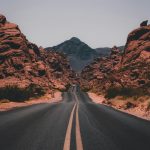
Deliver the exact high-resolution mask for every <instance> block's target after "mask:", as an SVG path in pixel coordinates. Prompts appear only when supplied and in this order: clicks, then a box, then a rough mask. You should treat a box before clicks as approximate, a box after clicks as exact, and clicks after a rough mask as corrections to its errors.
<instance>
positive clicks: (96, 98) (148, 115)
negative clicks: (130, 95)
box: [88, 92, 150, 120]
mask: <svg viewBox="0 0 150 150" xmlns="http://www.w3.org/2000/svg"><path fill="white" fill-rule="evenodd" d="M88 96H89V97H90V99H91V100H92V101H93V102H94V103H96V104H102V105H107V106H110V107H113V108H115V109H117V110H120V111H122V112H125V113H128V114H131V115H134V116H136V117H139V118H142V119H146V120H150V110H147V109H146V105H147V102H146V101H144V102H143V103H139V104H138V102H136V103H135V106H134V107H130V108H126V105H127V104H130V103H131V102H133V101H132V99H127V100H122V99H121V98H120V97H117V98H115V99H112V100H109V101H108V100H106V99H105V98H104V96H103V95H97V94H95V93H92V92H88ZM145 99H146V97H145ZM133 104H134V103H133Z"/></svg>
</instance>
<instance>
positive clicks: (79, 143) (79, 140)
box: [76, 105, 83, 150]
mask: <svg viewBox="0 0 150 150" xmlns="http://www.w3.org/2000/svg"><path fill="white" fill-rule="evenodd" d="M76 146H77V148H76V149H77V150H83V144H82V138H81V132H80V124H79V105H77V109H76Z"/></svg>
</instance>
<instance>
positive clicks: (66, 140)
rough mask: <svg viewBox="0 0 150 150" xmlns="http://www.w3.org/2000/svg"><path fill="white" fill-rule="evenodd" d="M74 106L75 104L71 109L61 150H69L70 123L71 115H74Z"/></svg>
mask: <svg viewBox="0 0 150 150" xmlns="http://www.w3.org/2000/svg"><path fill="white" fill-rule="evenodd" d="M76 106H77V104H74V107H73V109H72V112H71V115H70V119H69V123H68V127H67V131H66V137H65V142H64V147H63V150H70V142H71V129H72V122H73V115H74V111H75V108H76Z"/></svg>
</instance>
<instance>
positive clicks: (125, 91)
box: [105, 87, 145, 99]
mask: <svg viewBox="0 0 150 150" xmlns="http://www.w3.org/2000/svg"><path fill="white" fill-rule="evenodd" d="M144 94H145V93H144V92H143V91H142V90H141V89H134V88H125V87H122V88H113V87H110V88H109V89H108V90H107V91H106V95H105V98H108V99H110V98H115V97H116V96H123V97H125V98H128V97H135V98H136V99H137V98H138V97H139V96H142V95H144Z"/></svg>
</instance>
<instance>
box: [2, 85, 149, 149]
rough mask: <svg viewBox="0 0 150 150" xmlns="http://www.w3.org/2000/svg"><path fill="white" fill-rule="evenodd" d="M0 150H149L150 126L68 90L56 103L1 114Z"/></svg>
mask: <svg viewBox="0 0 150 150" xmlns="http://www.w3.org/2000/svg"><path fill="white" fill-rule="evenodd" d="M0 150H150V122H149V121H145V120H142V119H139V118H136V117H134V116H131V115H128V114H125V113H122V112H119V111H116V110H114V109H113V108H110V107H107V106H103V105H98V104H94V103H93V102H91V100H90V98H89V97H88V96H87V94H86V93H84V92H82V91H81V90H80V88H79V87H71V88H70V89H69V91H68V92H65V93H63V101H61V102H59V103H53V104H37V105H33V106H28V107H24V108H18V109H14V110H10V111H8V112H0Z"/></svg>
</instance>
